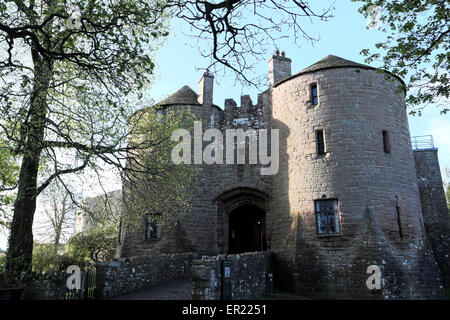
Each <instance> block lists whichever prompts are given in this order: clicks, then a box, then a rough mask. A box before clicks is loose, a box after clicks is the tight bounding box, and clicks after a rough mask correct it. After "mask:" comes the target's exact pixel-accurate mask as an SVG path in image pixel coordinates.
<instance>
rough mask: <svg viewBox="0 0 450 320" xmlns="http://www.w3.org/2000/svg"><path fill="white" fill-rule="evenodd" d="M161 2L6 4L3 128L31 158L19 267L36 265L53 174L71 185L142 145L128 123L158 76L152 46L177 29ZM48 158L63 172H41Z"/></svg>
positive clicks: (21, 210) (13, 252) (11, 262)
mask: <svg viewBox="0 0 450 320" xmlns="http://www.w3.org/2000/svg"><path fill="white" fill-rule="evenodd" d="M69 4H73V5H75V7H76V8H78V9H79V10H80V11H81V12H82V17H83V18H82V19H81V20H79V24H78V25H77V23H75V25H74V26H72V25H68V21H69V16H72V17H73V12H69V11H68V6H69ZM161 5H162V1H159V0H154V1H131V0H130V1H125V0H124V1H54V0H52V1H24V0H15V1H7V2H3V3H1V4H0V45H1V55H0V57H1V60H0V79H1V80H0V81H1V82H2V83H1V86H0V87H1V91H0V114H2V116H3V119H2V122H1V123H0V128H1V134H0V136H1V137H6V138H7V142H8V144H7V145H6V147H8V149H7V150H8V152H9V153H11V154H13V155H15V156H16V157H17V159H20V161H21V167H20V173H19V178H18V186H17V198H16V201H15V204H14V216H13V219H12V222H11V230H10V238H9V250H8V254H7V269H8V272H10V273H12V274H13V275H14V274H17V273H18V272H20V271H22V270H29V269H30V267H31V253H32V247H33V236H32V224H33V216H34V212H35V209H36V197H37V196H38V195H39V194H40V193H41V192H42V191H43V190H44V189H45V188H46V187H47V186H48V185H49V184H50V183H51V182H53V181H55V180H58V181H59V182H60V183H61V184H62V185H63V187H64V188H67V186H66V185H65V184H64V181H63V179H62V176H63V175H67V174H70V173H76V172H82V171H83V170H84V169H86V168H89V167H90V168H97V167H98V164H99V162H100V161H103V162H104V163H107V164H110V165H114V166H116V167H117V168H122V167H124V164H123V163H124V159H126V154H127V153H128V152H132V150H130V148H128V147H127V144H126V141H127V130H126V129H127V128H126V125H124V124H126V121H127V119H128V118H129V117H130V115H131V114H132V113H133V112H134V111H135V109H134V107H135V106H134V101H133V100H132V99H133V97H136V96H138V97H139V95H140V94H141V91H142V89H143V88H144V87H145V86H147V85H148V84H149V82H150V79H151V74H152V71H153V67H154V64H153V62H152V59H151V52H152V51H153V50H154V49H155V47H156V46H157V45H158V44H159V43H160V42H161V41H160V40H159V39H162V38H163V37H164V36H165V35H167V30H166V27H165V25H166V19H165V14H164V13H163V12H162V11H161V10H160V7H161ZM75 11H76V10H75ZM75 17H76V16H75ZM130 106H131V107H130ZM5 123H6V124H7V125H5ZM146 144H147V142H146V141H145V142H143V145H146ZM138 147H141V146H138ZM43 162H46V163H47V165H48V167H50V168H52V170H53V171H52V172H51V173H50V174H48V175H46V176H43V175H42V174H41V172H40V171H39V169H40V166H41V165H42V163H43ZM124 169H126V168H124Z"/></svg>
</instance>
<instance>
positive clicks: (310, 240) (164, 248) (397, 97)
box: [119, 53, 450, 298]
mask: <svg viewBox="0 0 450 320" xmlns="http://www.w3.org/2000/svg"><path fill="white" fill-rule="evenodd" d="M269 80H270V86H269V88H268V89H267V90H266V91H264V92H262V93H261V94H259V95H258V101H257V102H256V103H254V102H252V100H251V99H250V97H249V96H242V97H241V101H240V106H238V104H237V103H236V102H235V101H234V100H233V99H227V100H225V107H224V109H221V108H219V107H218V106H217V105H215V104H214V103H213V84H214V76H213V75H212V74H211V73H209V72H208V71H207V72H205V73H204V74H203V76H202V77H201V79H200V82H199V92H198V93H197V92H195V91H193V90H192V89H191V88H189V87H188V86H184V87H183V88H181V89H180V90H179V91H177V92H176V93H174V94H173V95H171V96H169V97H168V98H167V99H165V100H164V101H162V102H160V103H159V105H160V106H161V107H163V108H189V110H190V111H191V112H192V113H193V114H195V115H196V116H197V118H199V119H201V120H202V123H203V126H204V128H203V129H206V128H211V127H212V128H217V129H219V130H221V131H222V132H224V130H225V129H229V128H242V129H244V130H245V129H250V128H251V129H274V128H276V129H279V141H280V148H279V170H278V173H277V174H275V175H261V174H260V169H261V167H262V165H261V164H247V163H248V162H247V163H246V164H234V165H228V164H212V165H206V164H204V165H202V166H201V172H200V175H201V177H202V179H201V180H202V183H201V185H199V188H200V190H199V192H198V193H197V194H196V195H195V197H194V199H193V200H192V207H193V213H191V214H188V215H184V216H181V218H180V221H179V223H178V224H177V227H176V228H169V227H168V228H165V227H164V226H161V225H158V224H157V223H154V222H152V219H151V215H150V217H149V219H146V220H145V221H144V222H143V224H142V227H140V228H134V229H130V228H128V229H127V228H123V229H122V232H121V235H120V237H121V239H122V241H121V246H120V253H119V254H120V256H121V257H132V256H145V255H149V254H155V253H182V252H196V253H200V254H205V255H218V254H223V253H227V254H233V253H241V252H252V251H271V252H272V254H273V257H274V260H273V266H274V281H275V284H276V286H277V287H279V288H281V289H282V290H289V291H293V292H296V293H298V294H301V295H305V296H309V297H328V298H336V297H341V298H342V297H344V298H345V297H347V298H441V297H442V295H443V287H450V269H449V257H448V254H449V252H450V250H449V226H450V222H449V215H448V211H447V207H446V202H445V198H444V191H443V187H442V180H441V175H440V169H439V163H438V160H437V149H436V148H434V147H433V146H430V147H429V148H425V149H419V150H413V148H412V144H411V137H410V132H409V127H408V120H407V111H406V107H405V102H404V98H405V93H404V92H399V90H398V87H399V86H400V85H403V81H402V79H400V78H398V77H396V76H394V75H392V74H390V73H389V72H386V71H381V72H380V70H377V69H375V68H373V67H370V66H367V65H363V64H359V63H355V62H352V61H349V60H345V59H342V58H339V57H336V56H332V55H329V56H327V57H325V58H323V59H322V60H320V61H318V62H317V63H315V64H313V65H311V66H309V67H308V68H306V69H304V70H302V71H300V72H298V73H296V74H291V60H290V59H289V58H287V57H285V55H284V53H282V54H281V55H280V54H279V53H276V54H275V55H273V56H272V57H271V59H270V61H269ZM371 265H376V266H378V267H379V268H380V270H381V275H382V286H381V287H382V289H381V290H369V289H368V287H367V285H366V280H367V279H368V277H369V276H370V273H367V268H368V267H369V266H371Z"/></svg>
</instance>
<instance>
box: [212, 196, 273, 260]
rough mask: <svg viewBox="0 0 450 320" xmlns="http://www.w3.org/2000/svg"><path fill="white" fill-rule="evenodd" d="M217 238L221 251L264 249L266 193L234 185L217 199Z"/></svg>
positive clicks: (265, 243)
mask: <svg viewBox="0 0 450 320" xmlns="http://www.w3.org/2000/svg"><path fill="white" fill-rule="evenodd" d="M216 201H217V203H218V220H219V224H218V225H219V228H218V240H219V246H220V250H221V251H222V252H223V253H242V252H252V251H265V250H267V248H268V246H267V242H268V234H267V223H268V222H267V218H268V207H269V206H268V201H269V198H268V196H267V195H266V194H265V193H263V192H261V191H259V190H256V189H251V188H236V189H232V190H229V191H226V192H224V193H222V194H221V195H220V196H219V197H217V198H216Z"/></svg>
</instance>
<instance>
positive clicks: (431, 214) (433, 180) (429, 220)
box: [414, 149, 450, 288]
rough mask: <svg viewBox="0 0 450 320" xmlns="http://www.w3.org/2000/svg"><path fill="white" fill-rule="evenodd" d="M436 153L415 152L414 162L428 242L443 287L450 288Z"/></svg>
mask: <svg viewBox="0 0 450 320" xmlns="http://www.w3.org/2000/svg"><path fill="white" fill-rule="evenodd" d="M437 153H438V150H437V149H427V150H415V151H414V160H415V162H416V171H417V182H418V184H419V192H420V200H421V203H422V214H423V219H424V223H425V227H426V231H427V235H428V239H429V241H430V244H431V247H432V248H433V252H434V256H435V258H436V261H437V264H438V266H439V269H440V271H441V276H442V281H443V284H444V287H446V288H450V257H449V254H450V216H449V213H448V208H447V202H446V200H445V193H444V187H443V183H442V176H441V170H440V167H439V160H438V155H437Z"/></svg>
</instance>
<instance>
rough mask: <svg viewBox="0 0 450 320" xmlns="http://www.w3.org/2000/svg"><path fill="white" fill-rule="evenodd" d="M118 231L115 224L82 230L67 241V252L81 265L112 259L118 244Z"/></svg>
mask: <svg viewBox="0 0 450 320" xmlns="http://www.w3.org/2000/svg"><path fill="white" fill-rule="evenodd" d="M117 232H118V229H117V226H115V225H111V226H107V227H96V228H93V229H91V230H89V231H88V232H80V233H78V234H76V235H74V236H73V237H71V238H70V239H69V241H68V242H67V254H68V255H69V256H70V257H72V259H73V260H74V261H76V262H77V263H78V264H80V265H83V264H85V265H86V264H95V263H97V262H101V261H109V260H112V259H113V258H114V252H115V250H116V246H117Z"/></svg>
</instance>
